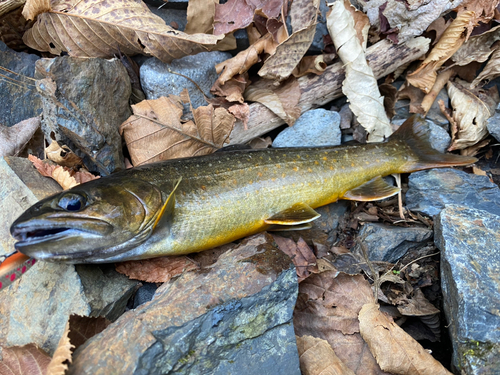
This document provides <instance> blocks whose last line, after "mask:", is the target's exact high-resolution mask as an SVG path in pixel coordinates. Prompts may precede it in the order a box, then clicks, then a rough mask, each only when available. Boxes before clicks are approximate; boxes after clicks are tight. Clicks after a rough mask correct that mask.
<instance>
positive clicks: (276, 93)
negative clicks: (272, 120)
mask: <svg viewBox="0 0 500 375" xmlns="http://www.w3.org/2000/svg"><path fill="white" fill-rule="evenodd" d="M244 96H245V99H246V100H249V101H253V102H259V103H261V104H264V105H265V106H266V107H267V108H269V109H270V110H271V111H273V112H274V113H275V114H276V115H278V116H279V117H280V118H281V119H283V121H285V122H286V123H287V124H288V125H293V123H294V122H295V121H296V120H297V119H298V118H299V116H300V108H299V107H298V103H299V100H300V86H299V83H298V81H297V80H296V79H295V78H294V77H292V78H290V79H288V80H287V81H284V82H282V83H281V84H280V86H278V87H276V86H275V85H274V83H273V82H272V81H269V80H260V81H257V82H255V83H254V84H252V85H250V86H248V87H247V89H246V90H245V93H244Z"/></svg>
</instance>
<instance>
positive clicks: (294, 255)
mask: <svg viewBox="0 0 500 375" xmlns="http://www.w3.org/2000/svg"><path fill="white" fill-rule="evenodd" d="M273 238H274V241H276V244H277V245H278V248H279V249H280V250H281V251H283V252H284V253H285V254H286V255H288V256H289V257H290V258H291V259H292V262H293V264H294V265H295V268H296V270H297V276H298V278H299V282H301V281H302V280H304V279H305V278H306V277H308V276H309V275H310V274H311V273H313V272H316V273H317V272H318V266H317V264H316V256H315V255H314V253H313V251H312V249H311V248H310V247H309V246H308V245H307V243H306V241H304V240H303V239H302V237H301V238H300V239H299V241H298V242H297V243H296V242H295V241H294V240H292V239H291V238H285V237H281V236H277V235H273Z"/></svg>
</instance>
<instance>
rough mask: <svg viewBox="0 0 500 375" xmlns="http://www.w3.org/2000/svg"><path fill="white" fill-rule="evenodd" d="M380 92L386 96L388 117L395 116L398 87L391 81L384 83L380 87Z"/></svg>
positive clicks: (385, 103)
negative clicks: (390, 82)
mask: <svg viewBox="0 0 500 375" xmlns="http://www.w3.org/2000/svg"><path fill="white" fill-rule="evenodd" d="M378 89H379V91H380V94H381V95H382V96H383V97H384V109H385V113H386V114H387V117H388V118H390V119H391V118H393V117H394V115H395V114H396V110H395V109H394V107H395V105H396V97H397V95H398V89H397V88H395V87H394V86H393V85H391V84H389V83H382V84H381V85H380V86H379V87H378Z"/></svg>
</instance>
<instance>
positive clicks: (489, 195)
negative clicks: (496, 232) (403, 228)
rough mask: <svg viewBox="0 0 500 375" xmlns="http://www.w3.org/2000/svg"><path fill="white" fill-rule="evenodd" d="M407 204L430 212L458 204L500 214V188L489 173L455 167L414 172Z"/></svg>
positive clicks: (409, 184)
mask: <svg viewBox="0 0 500 375" xmlns="http://www.w3.org/2000/svg"><path fill="white" fill-rule="evenodd" d="M408 187H409V189H408V192H407V193H406V206H407V207H408V208H409V209H410V210H412V211H416V212H422V213H425V214H427V215H429V216H434V215H437V214H439V212H441V210H442V209H443V208H445V207H446V206H447V205H449V204H459V205H464V206H467V207H471V208H477V209H479V210H485V211H487V212H490V213H492V214H495V215H500V189H499V188H498V186H497V185H496V184H494V183H493V182H491V181H490V179H489V178H488V177H486V176H478V175H475V174H468V173H465V172H462V171H459V170H456V169H451V168H443V169H429V170H426V171H419V172H415V173H412V174H411V175H410V178H409V181H408Z"/></svg>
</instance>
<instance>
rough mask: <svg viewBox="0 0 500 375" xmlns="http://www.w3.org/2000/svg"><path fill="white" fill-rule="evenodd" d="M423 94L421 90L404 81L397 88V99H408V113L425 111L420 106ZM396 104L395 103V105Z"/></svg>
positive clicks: (422, 112)
mask: <svg viewBox="0 0 500 375" xmlns="http://www.w3.org/2000/svg"><path fill="white" fill-rule="evenodd" d="M424 96H425V95H424V93H423V92H422V90H420V89H418V88H416V87H415V86H412V85H409V84H408V83H406V82H405V83H404V84H403V85H402V86H401V87H400V89H399V92H398V96H397V100H400V99H409V100H410V113H420V114H424V113H425V111H424V109H423V108H422V100H423V99H424ZM397 106H398V104H396V107H397Z"/></svg>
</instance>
